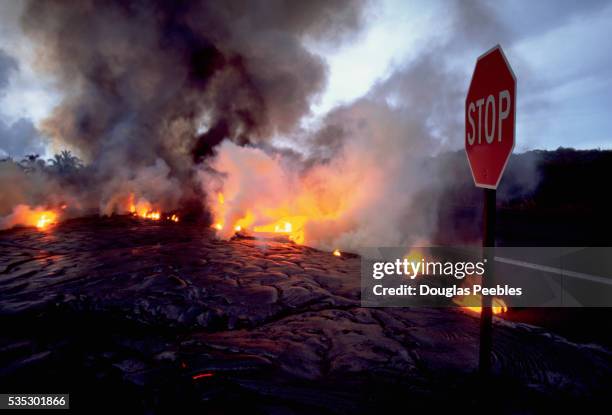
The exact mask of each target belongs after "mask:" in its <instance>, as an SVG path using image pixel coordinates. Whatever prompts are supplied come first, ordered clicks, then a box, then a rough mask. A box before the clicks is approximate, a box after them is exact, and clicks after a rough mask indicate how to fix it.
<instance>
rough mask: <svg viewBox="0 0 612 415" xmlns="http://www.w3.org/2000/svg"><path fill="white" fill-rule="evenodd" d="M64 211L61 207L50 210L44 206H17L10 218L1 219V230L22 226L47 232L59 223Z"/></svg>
mask: <svg viewBox="0 0 612 415" xmlns="http://www.w3.org/2000/svg"><path fill="white" fill-rule="evenodd" d="M62 210H63V209H62V208H61V206H60V207H59V208H57V209H50V208H48V207H43V206H37V207H30V206H28V205H17V206H15V207H14V208H13V211H12V212H11V213H10V214H9V215H8V216H6V217H4V218H0V229H8V228H12V227H13V226H19V225H22V226H34V227H36V228H37V229H40V230H45V229H48V228H49V227H50V226H52V225H54V224H56V223H57V222H58V221H59V216H60V214H61V213H62Z"/></svg>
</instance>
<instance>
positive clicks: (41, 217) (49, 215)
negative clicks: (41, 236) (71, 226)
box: [35, 210, 57, 229]
mask: <svg viewBox="0 0 612 415" xmlns="http://www.w3.org/2000/svg"><path fill="white" fill-rule="evenodd" d="M36 215H37V218H36V219H35V221H36V227H37V228H38V229H45V228H47V227H48V226H50V225H52V224H54V223H55V222H56V220H57V214H56V213H55V212H53V211H52V210H45V211H42V212H38V213H36Z"/></svg>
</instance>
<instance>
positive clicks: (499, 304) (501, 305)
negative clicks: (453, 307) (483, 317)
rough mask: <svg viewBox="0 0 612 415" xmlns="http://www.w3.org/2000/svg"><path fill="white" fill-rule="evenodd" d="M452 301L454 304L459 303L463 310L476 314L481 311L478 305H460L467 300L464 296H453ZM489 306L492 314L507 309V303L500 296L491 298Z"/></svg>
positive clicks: (500, 312) (501, 312)
mask: <svg viewBox="0 0 612 415" xmlns="http://www.w3.org/2000/svg"><path fill="white" fill-rule="evenodd" d="M477 297H478V300H480V298H481V297H480V296H477ZM453 301H454V302H455V304H458V305H460V306H461V308H462V309H464V310H467V311H470V312H473V313H476V314H480V313H481V312H482V307H480V306H468V305H462V304H465V303H466V302H467V301H466V298H465V297H464V298H459V299H458V298H455V299H454V300H453ZM491 308H492V310H493V314H503V313H505V312H507V311H508V305H507V304H506V302H505V301H504V300H502V299H501V298H493V301H492V304H491Z"/></svg>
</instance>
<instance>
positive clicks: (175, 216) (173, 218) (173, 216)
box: [169, 215, 179, 222]
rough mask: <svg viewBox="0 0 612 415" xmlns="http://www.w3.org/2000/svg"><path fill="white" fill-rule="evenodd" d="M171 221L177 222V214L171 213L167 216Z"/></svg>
mask: <svg viewBox="0 0 612 415" xmlns="http://www.w3.org/2000/svg"><path fill="white" fill-rule="evenodd" d="M169 219H170V220H171V221H172V222H178V221H179V217H178V216H177V215H172V216H170V218H169Z"/></svg>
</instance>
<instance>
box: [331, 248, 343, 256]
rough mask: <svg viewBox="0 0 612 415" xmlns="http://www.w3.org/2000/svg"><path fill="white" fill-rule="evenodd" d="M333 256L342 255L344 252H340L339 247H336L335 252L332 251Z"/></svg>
mask: <svg viewBox="0 0 612 415" xmlns="http://www.w3.org/2000/svg"><path fill="white" fill-rule="evenodd" d="M332 255H333V256H342V252H340V250H339V249H334V252H332Z"/></svg>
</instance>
